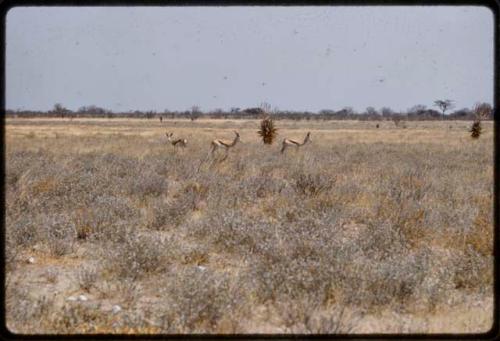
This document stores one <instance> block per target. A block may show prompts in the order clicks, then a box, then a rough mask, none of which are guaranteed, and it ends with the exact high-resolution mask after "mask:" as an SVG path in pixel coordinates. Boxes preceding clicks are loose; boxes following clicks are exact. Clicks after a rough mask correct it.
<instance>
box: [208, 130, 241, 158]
mask: <svg viewBox="0 0 500 341" xmlns="http://www.w3.org/2000/svg"><path fill="white" fill-rule="evenodd" d="M234 133H235V135H236V136H235V137H234V140H233V142H231V141H228V140H220V139H215V140H213V141H212V143H211V145H212V151H211V152H210V154H213V153H214V152H215V151H216V150H217V149H218V148H225V149H226V154H227V152H228V151H229V149H230V148H232V147H234V146H235V145H236V143H238V141H239V140H240V134H238V132H237V131H235V132H234Z"/></svg>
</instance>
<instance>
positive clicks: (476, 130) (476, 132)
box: [469, 120, 482, 139]
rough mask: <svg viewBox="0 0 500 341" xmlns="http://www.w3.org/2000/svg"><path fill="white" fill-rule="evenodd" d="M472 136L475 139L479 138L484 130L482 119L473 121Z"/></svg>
mask: <svg viewBox="0 0 500 341" xmlns="http://www.w3.org/2000/svg"><path fill="white" fill-rule="evenodd" d="M469 131H470V133H471V134H470V136H471V137H472V138H473V139H477V138H479V136H481V131H482V128H481V120H475V121H474V123H472V127H471V128H470V130H469Z"/></svg>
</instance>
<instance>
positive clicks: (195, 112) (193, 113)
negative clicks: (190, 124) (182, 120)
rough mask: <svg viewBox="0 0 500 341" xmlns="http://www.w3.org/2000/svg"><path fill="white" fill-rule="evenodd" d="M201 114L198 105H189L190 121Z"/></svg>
mask: <svg viewBox="0 0 500 341" xmlns="http://www.w3.org/2000/svg"><path fill="white" fill-rule="evenodd" d="M200 116H201V110H200V107H199V106H197V105H193V106H192V107H191V111H190V112H189V118H190V119H191V121H194V120H197V119H198V118H200Z"/></svg>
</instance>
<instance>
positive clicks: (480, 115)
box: [469, 103, 492, 139]
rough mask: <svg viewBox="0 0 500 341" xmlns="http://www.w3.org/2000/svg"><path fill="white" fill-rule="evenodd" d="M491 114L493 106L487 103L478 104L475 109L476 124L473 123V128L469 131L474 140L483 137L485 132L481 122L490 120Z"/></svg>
mask: <svg viewBox="0 0 500 341" xmlns="http://www.w3.org/2000/svg"><path fill="white" fill-rule="evenodd" d="M491 112H492V108H491V105H489V104H487V103H478V104H476V106H475V107H474V115H475V119H474V123H472V127H471V129H470V130H469V131H470V133H471V134H470V136H471V137H472V138H473V139H477V138H479V136H481V133H482V130H483V128H482V126H481V121H482V120H484V119H486V118H488V117H489V116H490V115H491Z"/></svg>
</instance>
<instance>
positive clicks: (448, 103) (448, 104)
mask: <svg viewBox="0 0 500 341" xmlns="http://www.w3.org/2000/svg"><path fill="white" fill-rule="evenodd" d="M434 106H436V107H438V108H439V109H440V110H441V113H442V114H443V116H442V118H443V120H444V114H445V113H446V111H447V110H450V109H453V108H454V107H455V105H454V104H453V101H452V100H451V99H445V100H436V101H434Z"/></svg>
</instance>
